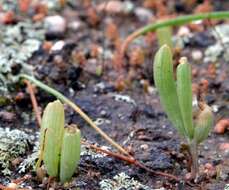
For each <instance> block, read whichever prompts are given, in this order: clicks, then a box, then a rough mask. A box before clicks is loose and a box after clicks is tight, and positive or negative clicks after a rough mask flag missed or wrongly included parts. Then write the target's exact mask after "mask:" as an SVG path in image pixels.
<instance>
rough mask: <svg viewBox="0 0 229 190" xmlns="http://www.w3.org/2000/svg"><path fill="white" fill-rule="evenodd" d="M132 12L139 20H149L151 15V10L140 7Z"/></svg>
mask: <svg viewBox="0 0 229 190" xmlns="http://www.w3.org/2000/svg"><path fill="white" fill-rule="evenodd" d="M134 14H135V15H136V16H137V18H138V20H139V21H141V22H149V21H150V20H151V19H152V17H153V13H152V11H151V10H149V9H146V8H142V7H138V8H136V9H135V11H134Z"/></svg>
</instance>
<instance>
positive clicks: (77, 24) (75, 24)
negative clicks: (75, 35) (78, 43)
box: [68, 21, 83, 32]
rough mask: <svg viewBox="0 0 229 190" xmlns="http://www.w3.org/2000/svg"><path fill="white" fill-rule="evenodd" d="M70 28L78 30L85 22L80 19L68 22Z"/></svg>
mask: <svg viewBox="0 0 229 190" xmlns="http://www.w3.org/2000/svg"><path fill="white" fill-rule="evenodd" d="M68 28H69V29H70V30H72V31H74V32H76V31H79V30H80V29H82V28H83V23H82V22H80V21H72V22H70V23H69V24H68Z"/></svg>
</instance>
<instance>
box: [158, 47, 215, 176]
mask: <svg viewBox="0 0 229 190" xmlns="http://www.w3.org/2000/svg"><path fill="white" fill-rule="evenodd" d="M154 81H155V85H156V87H157V89H158V92H159V96H160V101H161V104H162V106H163V108H164V110H165V112H166V113H167V115H168V118H169V120H170V121H171V122H172V124H173V126H174V127H175V128H176V129H177V130H178V132H179V133H180V134H181V135H182V136H183V137H185V138H186V139H187V142H188V145H189V149H190V153H191V155H192V171H191V173H192V177H193V178H195V177H196V174H197V173H198V152H197V146H198V144H199V143H201V142H202V141H204V140H205V139H206V138H207V136H208V134H209V131H210V128H211V126H212V124H213V114H212V111H211V108H210V107H209V106H208V105H207V104H205V103H204V102H198V110H193V108H192V97H193V96H192V81H191V67H190V65H189V63H188V62H187V59H186V58H185V57H183V58H181V59H180V64H179V65H178V66H177V69H176V80H175V77H174V71H173V61H172V52H171V50H170V48H169V47H168V46H167V45H163V46H162V47H161V48H160V49H159V50H158V52H157V53H156V56H155V60H154ZM194 112H195V113H194Z"/></svg>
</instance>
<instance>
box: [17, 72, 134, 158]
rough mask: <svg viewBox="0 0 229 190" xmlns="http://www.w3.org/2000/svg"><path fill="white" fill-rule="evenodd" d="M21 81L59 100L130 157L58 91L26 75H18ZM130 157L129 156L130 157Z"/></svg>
mask: <svg viewBox="0 0 229 190" xmlns="http://www.w3.org/2000/svg"><path fill="white" fill-rule="evenodd" d="M19 77H20V78H21V79H26V80H29V81H30V82H32V83H34V84H35V85H36V86H38V87H40V88H41V89H43V90H44V91H46V92H48V93H49V94H52V95H53V96H55V97H56V98H57V99H59V100H60V101H61V102H63V103H65V104H67V105H69V106H70V107H71V108H72V109H73V110H74V111H75V112H76V113H77V114H79V115H80V116H81V117H82V118H83V119H84V120H85V121H86V122H87V123H88V124H89V126H91V127H92V128H93V129H94V130H95V131H96V132H97V133H99V134H100V135H101V136H102V137H103V138H104V139H105V140H106V141H107V142H108V143H109V144H111V145H112V146H113V147H114V148H116V149H117V150H119V151H120V152H121V153H122V154H124V155H128V156H130V154H129V153H128V152H127V151H126V150H125V149H124V148H123V147H122V146H120V145H119V144H118V143H116V142H115V141H114V140H113V139H112V138H111V137H109V136H108V135H107V134H106V133H105V132H104V131H103V130H102V129H100V128H99V127H98V126H97V125H96V124H95V123H94V122H93V121H92V119H91V118H90V117H89V116H88V115H87V114H86V113H84V112H83V111H82V110H81V109H80V107H79V106H77V105H76V104H75V103H74V102H72V101H71V100H70V99H68V98H67V97H65V96H64V95H63V94H61V93H60V92H59V91H57V90H55V89H53V88H51V87H50V86H48V85H46V84H44V83H42V82H41V81H39V80H37V79H36V78H34V77H32V76H29V75H26V74H20V76H19ZM130 157H131V156H130Z"/></svg>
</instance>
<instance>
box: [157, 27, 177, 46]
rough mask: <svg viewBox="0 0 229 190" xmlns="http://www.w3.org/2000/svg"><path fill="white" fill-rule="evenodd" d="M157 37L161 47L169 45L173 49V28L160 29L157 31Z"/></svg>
mask: <svg viewBox="0 0 229 190" xmlns="http://www.w3.org/2000/svg"><path fill="white" fill-rule="evenodd" d="M156 35H157V39H158V42H159V45H160V47H161V46H163V45H168V46H169V47H170V48H171V49H172V48H173V42H172V28H171V27H169V26H167V27H162V28H158V29H157V30H156Z"/></svg>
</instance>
